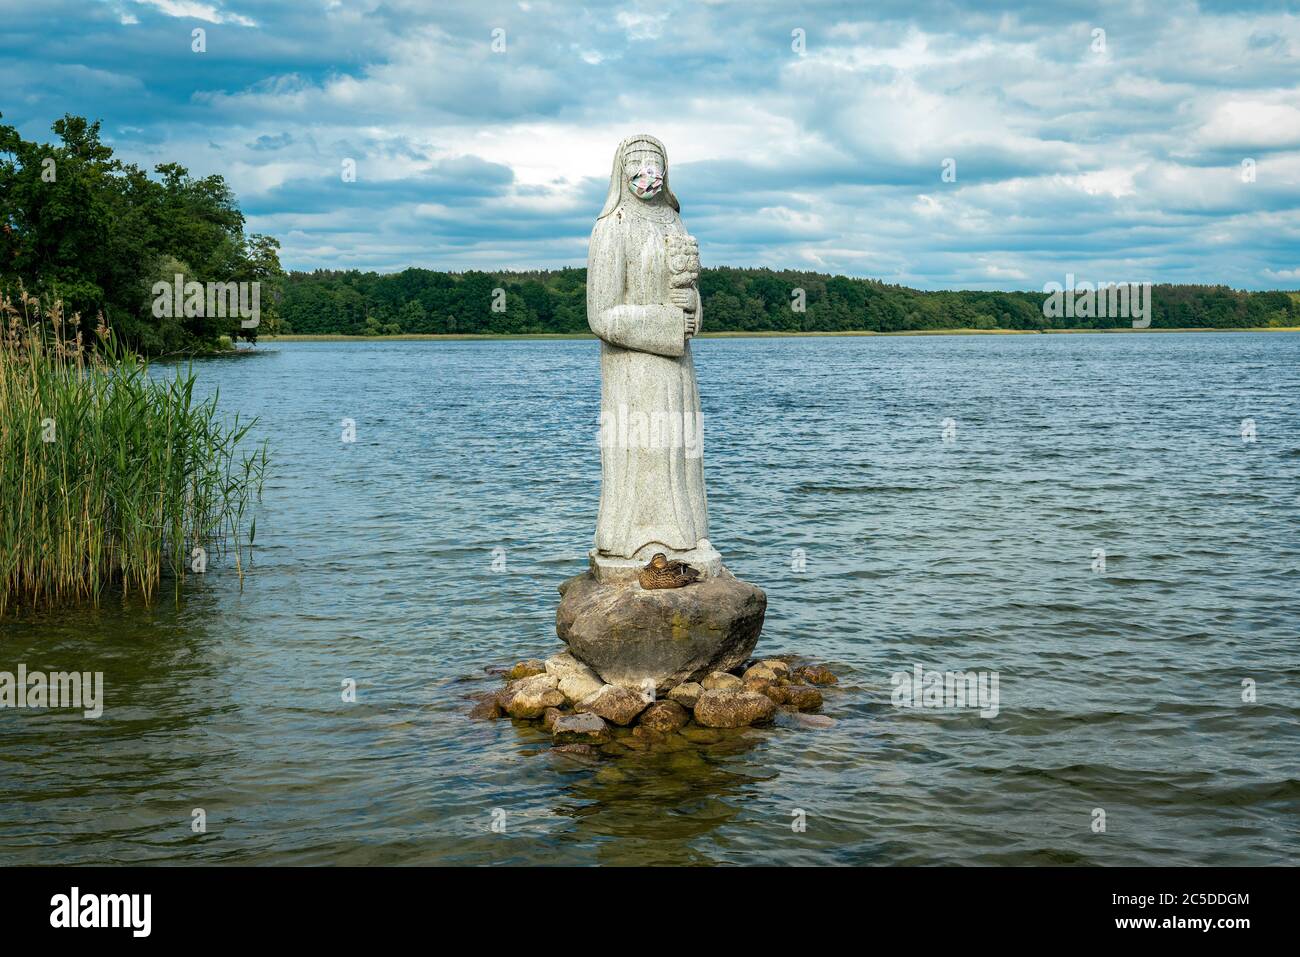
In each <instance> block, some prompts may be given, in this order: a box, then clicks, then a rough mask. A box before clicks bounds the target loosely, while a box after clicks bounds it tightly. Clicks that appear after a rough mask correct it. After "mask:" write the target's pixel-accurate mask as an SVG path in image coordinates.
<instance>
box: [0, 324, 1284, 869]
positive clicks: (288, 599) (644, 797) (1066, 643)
mask: <svg viewBox="0 0 1300 957" xmlns="http://www.w3.org/2000/svg"><path fill="white" fill-rule="evenodd" d="M257 351H258V352H259V353H261V354H260V355H257V356H255V357H248V358H240V359H233V360H232V359H227V360H212V361H206V362H203V363H200V364H199V365H198V367H197V368H198V370H199V375H200V380H201V387H202V388H203V389H204V390H211V389H215V388H217V387H218V386H219V387H220V393H221V400H222V403H223V406H224V407H225V408H227V409H229V410H232V411H233V410H239V411H241V412H246V413H252V414H257V415H260V416H261V426H260V428H261V434H263V435H265V436H267V437H269V438H270V440H271V447H272V456H273V463H272V473H271V477H270V480H269V481H268V484H267V487H266V491H265V495H264V501H263V507H262V509H261V512H260V517H259V521H258V530H257V547H256V554H255V564H254V568H253V569H252V571H251V573H250V574H249V575H248V578H247V581H246V583H245V586H244V589H243V591H242V593H241V592H240V590H239V588H238V582H237V579H236V577H235V575H234V572H233V569H232V568H231V567H230V566H229V565H227V564H222V563H219V562H218V563H216V564H215V565H214V566H213V567H212V568H211V569H210V571H209V573H208V574H207V575H206V576H205V577H203V578H202V579H197V578H196V579H192V580H191V581H190V582H189V583H188V584H187V586H186V588H185V593H184V600H183V602H182V604H181V605H180V606H179V607H178V606H177V605H176V604H175V603H174V602H173V601H172V600H171V599H170V598H165V599H164V600H162V601H161V602H159V603H158V604H157V605H156V606H155V607H154V608H152V609H142V608H140V607H138V606H135V605H132V606H130V607H127V608H123V607H121V603H120V602H118V601H113V600H110V601H108V602H106V603H105V605H104V606H103V607H102V608H100V609H99V610H93V611H79V612H74V613H59V614H28V615H26V616H25V617H23V618H21V619H20V620H17V621H13V620H11V621H9V622H7V623H4V624H0V670H10V671H14V670H16V668H17V665H18V663H20V662H21V663H24V664H26V665H27V667H28V669H29V670H49V671H54V670H70V669H77V670H90V671H103V672H104V681H105V698H106V705H105V712H104V715H103V717H102V718H100V719H99V720H97V721H91V720H83V719H81V718H79V717H77V716H73V715H71V714H68V713H63V712H44V713H39V712H31V711H21V712H20V711H0V796H2V798H3V799H2V800H0V864H34V863H112V862H173V863H182V862H183V863H251V864H327V863H339V864H344V863H346V864H435V863H453V864H486V863H566V864H652V863H653V864H667V863H706V862H714V863H717V862H727V863H787V864H791V863H795V864H814V863H836V864H850V863H852V864H1075V863H1085V864H1175V865H1186V864H1263V863H1282V862H1287V861H1290V862H1294V860H1295V858H1296V856H1297V850H1298V848H1300V835H1298V832H1300V780H1298V777H1300V772H1298V771H1297V767H1298V766H1300V761H1298V760H1297V758H1298V751H1300V732H1298V730H1297V715H1298V706H1300V664H1298V661H1297V659H1298V658H1300V656H1298V655H1297V650H1298V649H1300V500H1298V493H1300V481H1298V480H1300V335H1294V334H1285V333H1279V334H1249V333H1233V334H1226V333H1225V334H1215V333H1201V334H1161V335H1154V334H1153V335H1059V336H1049V335H1038V336H968V337H959V336H952V337H947V336H945V337H883V338H808V339H710V340H702V341H700V342H698V343H697V344H696V346H695V355H696V366H697V369H698V372H699V377H700V383H701V392H702V395H703V402H704V410H705V420H706V422H705V456H706V457H705V471H706V477H707V481H708V483H709V505H710V522H711V532H712V534H711V538H712V540H713V542H714V543H715V544H716V545H717V546H718V547H719V549H720V550H721V551H722V552H723V555H724V557H725V558H726V560H727V562H728V565H729V566H730V567H731V568H732V569H733V570H734V571H735V573H736V574H737V575H738V576H740V577H742V578H745V579H747V580H749V581H753V582H755V583H757V584H759V585H761V586H762V587H764V588H765V589H766V590H767V593H768V598H769V609H768V616H767V623H766V626H765V629H764V632H763V637H762V638H761V639H760V643H759V652H760V653H764V652H766V653H771V654H776V653H782V652H797V653H801V654H803V655H806V656H808V657H809V658H811V659H814V660H817V661H821V662H825V663H827V664H829V665H830V666H831V668H832V669H833V670H835V671H836V672H837V673H838V674H839V675H840V685H839V687H838V688H837V689H836V690H834V691H833V692H831V693H829V694H828V695H827V703H826V707H825V713H826V714H828V715H830V716H831V717H833V718H835V719H836V722H837V723H836V724H835V726H834V727H833V728H830V729H826V730H802V729H798V728H791V727H776V728H770V729H764V730H750V731H744V732H737V733H735V734H734V735H731V736H729V737H728V739H727V740H726V741H725V742H724V743H722V744H715V745H712V746H706V747H700V748H698V749H695V748H689V749H685V750H679V751H673V752H667V753H640V754H631V755H628V756H625V757H620V758H617V759H613V758H605V759H601V760H595V761H593V760H591V759H581V758H576V757H571V756H562V755H556V754H551V753H548V750H547V739H546V738H545V737H544V736H543V735H542V734H540V733H539V732H538V731H536V730H534V729H532V728H528V727H523V726H519V727H516V726H514V725H512V723H511V722H510V721H508V720H503V721H472V720H470V719H468V718H467V717H466V711H467V709H468V706H469V702H468V701H467V700H466V698H465V696H466V695H468V694H470V693H472V692H475V691H480V690H486V689H488V688H490V687H496V686H497V685H498V684H499V679H497V678H492V677H489V676H488V675H487V674H486V672H485V669H488V668H492V667H497V666H502V665H509V664H510V663H512V662H513V661H516V660H518V659H521V658H527V657H543V656H545V655H547V654H550V653H552V652H554V651H556V650H558V647H559V645H558V642H557V640H556V638H555V633H554V613H555V606H556V603H557V601H558V594H557V592H556V586H557V585H558V584H559V583H560V582H561V581H563V580H564V579H565V578H567V577H568V576H571V575H574V574H577V573H578V572H580V571H581V570H582V569H583V567H584V561H585V559H584V556H585V552H586V550H587V548H588V547H589V546H590V540H591V535H592V531H593V526H594V521H595V510H596V502H597V496H598V491H599V460H598V449H597V446H596V441H595V425H596V418H597V410H598V404H599V385H598V375H599V363H598V347H597V345H596V343H595V342H592V341H515V342H376V343H361V344H358V343H281V344H274V343H267V344H264V345H262V346H260V347H259V348H258V350H257ZM345 418H348V419H353V420H355V423H356V441H355V443H351V444H348V443H344V442H342V441H341V435H342V425H341V421H342V420H343V419H345ZM945 419H951V420H953V421H952V423H950V428H949V437H950V439H951V441H945V440H944V438H943V432H944V425H943V423H944V420H945ZM1245 419H1251V420H1253V422H1254V424H1255V428H1256V435H1257V440H1256V441H1254V442H1247V441H1243V438H1242V429H1243V426H1242V423H1243V420H1245ZM1099 548H1100V549H1104V551H1105V562H1106V569H1105V571H1104V573H1102V572H1098V571H1094V569H1093V565H1094V550H1095V549H1099ZM495 549H504V553H503V554H504V557H505V568H504V570H500V571H496V570H494V568H493V557H494V550H495ZM795 549H803V550H804V554H805V556H806V567H805V570H804V571H803V572H802V573H798V572H795V571H793V570H792V554H794V551H795ZM496 554H497V555H501V554H502V553H500V552H497V553H496ZM916 664H920V665H922V666H923V667H926V668H939V669H960V670H983V671H993V672H997V674H998V676H999V689H1000V690H999V696H1000V707H999V713H998V714H997V716H996V717H990V718H986V717H981V716H980V715H979V714H978V713H976V712H974V711H970V710H966V711H956V712H954V711H934V710H924V709H922V710H907V709H902V708H896V707H894V706H893V705H892V704H891V692H892V690H893V687H892V685H891V676H892V675H893V674H894V673H895V672H899V671H910V670H911V669H912V667H913V666H914V665H916ZM346 679H354V680H355V681H356V682H357V687H358V700H357V702H356V703H354V704H350V703H345V702H344V701H343V700H342V695H341V686H342V682H343V681H344V680H346ZM1244 681H1252V682H1254V683H1255V684H1254V695H1255V700H1254V701H1253V702H1246V701H1243V682H1244ZM195 808H202V809H204V811H205V812H206V816H207V832H206V833H205V834H194V833H192V830H191V820H192V812H193V810H194V809H195ZM495 809H500V811H504V814H505V816H504V821H505V829H504V831H503V832H501V833H497V832H494V831H493V830H492V829H491V824H492V822H493V820H494V817H493V815H494V810H495ZM795 809H802V810H803V811H804V812H805V814H806V821H807V829H806V831H804V832H802V833H798V832H796V831H794V830H792V828H791V822H792V820H794V817H793V814H794V811H795ZM1095 809H1101V810H1102V811H1104V812H1105V832H1104V833H1095V832H1094V830H1093V827H1094V821H1095V820H1098V819H1099V817H1098V815H1096V813H1095ZM497 819H498V820H500V819H501V818H500V816H499V812H498V817H497Z"/></svg>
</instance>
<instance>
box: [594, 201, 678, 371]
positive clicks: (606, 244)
mask: <svg viewBox="0 0 1300 957" xmlns="http://www.w3.org/2000/svg"><path fill="white" fill-rule="evenodd" d="M607 222H608V220H601V221H600V222H598V223H597V224H596V229H595V231H594V232H593V233H592V234H591V246H590V249H589V254H588V256H587V325H589V326H591V331H592V332H594V333H595V334H596V335H598V336H600V338H602V339H604V340H605V341H606V342H608V343H609V344H610V345H613V346H622V347H623V348H624V349H635V350H637V351H638V352H653V353H654V354H655V355H660V356H680V355H681V354H682V352H683V350H684V345H683V343H684V341H685V338H686V331H685V330H686V321H685V316H684V314H683V313H682V311H681V310H680V309H678V308H677V307H676V306H671V305H668V304H664V305H651V306H625V305H622V304H621V300H622V298H623V273H624V268H625V264H624V261H623V243H622V242H621V241H620V238H619V236H618V234H617V233H616V232H615V231H614V230H612V229H609V228H607V226H606V224H607Z"/></svg>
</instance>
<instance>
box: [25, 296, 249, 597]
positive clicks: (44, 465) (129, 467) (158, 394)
mask: <svg viewBox="0 0 1300 957" xmlns="http://www.w3.org/2000/svg"><path fill="white" fill-rule="evenodd" d="M91 336H93V339H91V338H90V337H84V338H83V332H82V329H81V328H80V320H79V318H78V317H77V316H75V315H74V316H71V317H66V318H65V316H64V315H63V309H62V305H61V304H60V303H58V302H53V303H48V302H47V303H45V304H44V305H43V304H42V302H41V301H40V300H38V299H37V298H35V297H32V296H28V295H26V294H25V293H21V292H20V293H19V294H17V295H15V296H12V297H10V296H4V295H0V616H3V615H4V614H6V612H7V611H9V610H10V609H12V608H15V607H17V606H20V605H21V606H45V607H49V606H62V605H70V604H78V603H84V602H93V603H98V602H99V601H100V600H101V598H103V596H104V595H105V594H109V593H114V594H116V593H120V594H122V595H123V596H125V595H128V594H137V595H141V596H143V597H144V598H145V600H152V599H153V598H154V596H155V593H156V592H157V591H158V589H159V587H160V585H161V583H162V581H163V578H164V576H165V575H166V576H170V577H171V578H172V579H174V582H175V587H176V589H177V592H178V594H179V589H180V585H181V582H182V581H183V580H184V579H185V576H186V575H187V574H191V573H193V572H195V571H198V570H201V569H200V566H201V564H203V563H205V562H206V560H208V559H212V558H216V557H219V556H223V555H226V554H230V555H232V556H233V558H234V563H235V568H236V570H237V572H238V574H239V581H240V585H241V587H242V585H243V580H244V559H243V554H242V553H243V551H244V550H245V549H250V550H251V546H252V544H253V539H254V536H255V535H256V532H257V521H256V518H255V517H254V516H253V515H252V505H253V503H254V500H255V499H256V498H257V497H258V496H259V495H260V494H261V489H262V479H263V475H264V471H265V468H266V464H267V449H266V444H265V443H264V442H263V443H261V444H260V445H257V446H255V447H254V448H253V449H252V450H251V451H250V450H248V449H247V443H245V439H246V438H247V437H248V433H249V430H250V429H251V428H252V427H253V425H254V424H256V420H253V421H251V422H247V421H246V422H244V423H241V422H240V421H239V418H238V417H237V416H236V417H235V418H234V420H233V421H232V422H230V423H229V424H227V423H226V422H225V421H224V419H223V417H222V416H221V415H219V413H218V410H217V396H215V395H214V396H213V397H212V398H210V399H208V400H206V401H200V400H196V399H195V397H194V382H195V376H194V373H193V372H192V370H189V369H185V370H182V369H181V368H179V367H178V368H177V371H176V375H175V377H174V378H172V379H170V380H169V381H164V380H160V379H157V378H154V377H151V376H150V375H149V374H148V366H147V364H146V362H145V361H144V360H142V359H140V358H139V357H137V356H136V355H135V354H134V353H133V352H131V351H130V350H127V349H124V348H122V347H121V346H120V345H118V344H116V343H115V342H114V340H113V336H112V333H111V332H110V331H109V330H108V329H106V328H105V327H104V326H103V324H102V321H101V322H100V324H99V325H98V327H97V328H96V329H95V330H94V332H93V333H91ZM87 340H89V341H87ZM246 519H248V521H247V523H246V521H245V520H246Z"/></svg>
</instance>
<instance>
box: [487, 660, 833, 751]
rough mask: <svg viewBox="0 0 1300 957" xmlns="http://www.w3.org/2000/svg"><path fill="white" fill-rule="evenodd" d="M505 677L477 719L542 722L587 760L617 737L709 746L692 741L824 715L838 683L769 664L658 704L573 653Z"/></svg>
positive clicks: (811, 723) (807, 670)
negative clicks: (826, 690)
mask: <svg viewBox="0 0 1300 957" xmlns="http://www.w3.org/2000/svg"><path fill="white" fill-rule="evenodd" d="M505 674H506V679H507V681H506V685H505V687H504V688H501V689H500V690H498V691H494V692H490V693H488V694H486V695H482V696H481V697H480V698H479V699H478V703H477V704H476V705H475V706H474V708H473V710H472V711H471V712H470V714H471V715H472V716H474V717H480V718H499V717H503V716H509V717H511V718H515V719H518V720H524V721H540V722H541V725H542V727H543V728H544V729H545V730H547V731H549V732H550V733H551V738H552V742H553V744H554V745H555V746H556V747H557V748H559V749H560V750H564V751H568V752H580V753H595V752H597V751H598V750H608V749H609V748H610V746H611V745H613V744H614V743H615V738H616V736H617V737H618V742H621V743H620V745H619V747H620V748H631V749H633V750H636V749H638V748H640V747H648V746H652V745H654V744H656V743H662V742H663V741H664V740H666V739H667V738H669V737H671V736H673V735H679V734H682V735H685V736H686V737H688V738H691V737H694V738H696V739H700V740H704V739H705V738H706V736H707V732H705V733H704V735H700V734H694V735H693V734H692V732H693V731H696V730H698V729H706V728H707V729H715V728H744V727H749V726H751V725H763V724H768V723H771V722H772V721H773V720H774V719H775V718H776V717H777V716H778V715H779V714H780V713H782V712H784V713H787V714H790V715H796V716H798V715H801V714H802V713H804V712H816V711H820V710H821V708H822V705H823V703H824V698H823V695H822V691H821V688H822V687H826V686H830V685H834V684H836V683H837V679H836V677H835V675H833V674H832V673H831V672H830V670H829V669H827V668H826V667H824V666H822V665H804V666H801V667H792V665H791V662H790V661H787V660H783V659H781V658H765V659H763V660H761V661H750V662H746V663H744V664H742V665H740V666H739V667H737V668H735V669H734V670H732V671H714V672H712V673H710V674H708V675H707V676H705V677H704V679H703V680H701V681H699V682H694V681H692V682H687V683H685V684H679V685H677V686H676V687H674V688H673V689H672V690H671V691H669V692H668V694H667V695H666V696H665V697H663V698H657V697H656V695H655V683H654V681H653V680H646V681H643V682H642V683H641V685H640V686H639V687H625V686H623V685H615V684H607V683H606V682H604V681H602V680H601V678H600V676H599V675H597V674H596V672H595V671H593V670H592V669H591V668H589V667H588V666H587V665H585V664H583V663H582V662H581V661H579V660H578V659H577V658H575V657H574V656H573V655H571V654H569V653H568V652H564V653H563V654H558V655H555V656H554V657H552V658H548V659H547V660H545V661H541V660H538V659H531V660H528V661H521V662H519V663H518V664H516V665H515V666H514V667H513V668H511V669H509V671H507V672H506V673H505ZM814 717H815V720H808V719H810V718H814ZM798 723H799V725H800V726H801V727H814V728H824V727H829V726H830V725H833V724H834V721H833V720H832V719H830V718H828V717H825V716H824V715H816V716H813V715H803V720H800V721H799V722H798ZM628 729H630V731H631V733H630V735H629V734H628Z"/></svg>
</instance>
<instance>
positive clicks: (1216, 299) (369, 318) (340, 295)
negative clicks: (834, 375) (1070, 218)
mask: <svg viewBox="0 0 1300 957" xmlns="http://www.w3.org/2000/svg"><path fill="white" fill-rule="evenodd" d="M586 279H587V271H586V270H585V269H559V270H553V271H545V270H543V271H531V272H502V273H489V272H476V271H470V272H465V273H448V272H434V271H431V270H428V269H406V270H403V271H402V272H398V273H383V274H381V273H373V272H357V271H355V270H348V271H334V270H317V271H315V272H291V273H289V274H288V276H287V280H286V281H285V283H284V286H283V291H284V292H283V296H284V298H283V301H282V302H281V303H280V310H279V313H280V315H279V317H278V319H279V322H278V328H277V327H275V326H273V327H272V328H271V329H269V330H265V331H278V332H282V333H297V334H304V335H310V334H343V335H395V334H400V333H435V334H481V333H492V334H528V333H566V332H586V331H587V301H586V295H587V292H586ZM799 289H802V290H803V298H804V302H803V305H804V309H803V311H798V310H797V309H795V308H793V304H794V303H795V297H796V296H797V293H796V292H795V291H796V290H799ZM497 290H500V292H497ZM700 292H701V294H702V295H703V297H704V328H705V331H706V332H798V331H804V332H849V331H871V332H902V331H914V330H926V329H1053V328H1056V329H1079V328H1084V329H1086V328H1117V327H1131V325H1132V321H1131V320H1130V319H1128V318H1111V319H1093V318H1077V317H1072V318H1065V317H1062V318H1054V319H1048V318H1045V317H1044V316H1043V301H1044V299H1045V298H1046V295H1047V294H1046V293H1041V292H979V291H942V292H922V291H919V290H916V289H909V288H907V287H906V286H895V285H889V284H888V283H883V282H878V281H876V280H872V279H850V278H848V277H846V276H828V275H823V274H820V273H810V272H796V271H793V270H779V271H778V270H770V269H732V268H720V269H705V270H703V272H702V273H701V275H700ZM1151 313H1152V314H1151V325H1152V327H1155V328H1162V327H1163V328H1222V329H1229V328H1243V327H1249V326H1300V294H1298V293H1288V292H1241V291H1237V290H1234V289H1230V288H1228V287H1227V286H1185V285H1178V286H1174V285H1157V286H1154V287H1153V289H1152V310H1151Z"/></svg>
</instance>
